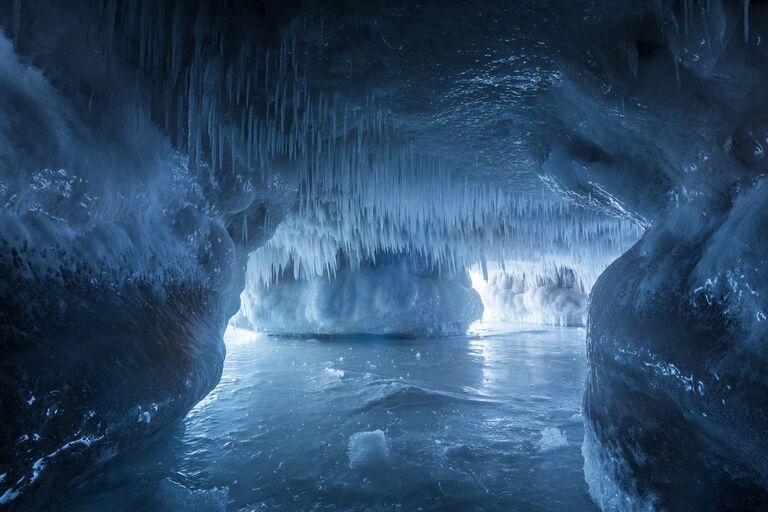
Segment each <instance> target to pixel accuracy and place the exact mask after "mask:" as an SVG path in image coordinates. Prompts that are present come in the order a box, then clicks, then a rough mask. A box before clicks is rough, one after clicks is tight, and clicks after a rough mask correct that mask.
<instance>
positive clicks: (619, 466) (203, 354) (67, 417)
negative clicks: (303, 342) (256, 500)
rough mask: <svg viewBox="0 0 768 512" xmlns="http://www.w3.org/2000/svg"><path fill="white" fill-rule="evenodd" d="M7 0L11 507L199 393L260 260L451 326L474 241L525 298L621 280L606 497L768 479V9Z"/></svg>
mask: <svg viewBox="0 0 768 512" xmlns="http://www.w3.org/2000/svg"><path fill="white" fill-rule="evenodd" d="M0 26H1V27H2V30H3V33H4V35H3V36H0V204H2V205H3V209H2V212H0V275H2V276H3V278H2V280H0V304H2V308H1V309H0V349H2V351H3V353H4V354H5V355H6V357H5V358H4V360H3V361H2V362H1V363H0V402H2V404H3V406H4V407H6V408H8V410H13V411H23V414H6V415H5V417H7V418H10V419H9V420H8V421H6V422H5V424H4V425H3V426H2V430H0V434H1V435H0V439H2V444H1V445H0V468H2V475H3V477H2V478H1V479H0V503H2V504H3V505H8V506H11V507H15V508H25V509H41V508H45V507H46V506H48V504H49V503H50V500H51V499H52V496H53V495H54V493H56V492H58V490H59V489H60V488H65V489H66V490H71V489H75V488H76V487H77V485H78V482H77V480H76V479H73V478H74V476H75V475H78V474H81V473H82V472H83V471H85V470H88V469H93V468H98V467H99V466H100V464H102V463H103V462H104V461H105V460H106V459H108V458H109V457H110V456H113V455H117V454H120V453H121V452H122V451H124V450H126V449H129V448H131V447H133V446H136V445H140V444H141V443H142V442H143V441H145V440H146V439H149V438H151V437H152V435H153V434H154V433H155V432H157V431H158V430H159V429H161V428H162V427H163V426H165V425H167V424H169V423H170V422H172V421H174V420H175V419H177V418H179V417H180V416H182V415H183V414H184V413H185V412H186V411H187V410H189V408H190V407H192V405H193V404H194V403H195V402H196V401H197V400H199V399H200V398H201V397H202V396H204V395H205V393H207V392H208V391H209V390H210V389H211V388H212V387H213V386H214V385H215V383H216V382H217V380H218V378H219V374H220V371H221V362H222V359H223V355H224V348H223V345H222V342H221V333H222V331H223V329H224V326H225V325H226V322H227V320H228V318H229V317H230V316H231V315H232V314H233V313H234V311H235V310H236V309H237V299H238V295H239V294H240V293H241V291H242V290H243V289H244V288H245V287H246V286H247V291H246V297H245V298H246V300H244V307H243V311H244V312H245V314H246V316H247V315H248V314H251V316H252V317H253V318H252V319H253V320H255V319H256V317H258V320H259V321H260V322H262V323H264V322H265V321H267V322H268V321H269V319H270V318H272V319H279V322H282V323H283V326H282V327H284V326H285V324H286V323H288V324H291V325H292V326H297V327H296V329H295V330H300V331H303V330H311V331H312V332H329V330H333V331H334V332H337V331H346V332H351V331H358V330H362V327H360V325H361V322H363V318H364V317H367V319H366V321H367V322H369V323H368V324H367V325H366V326H365V327H366V328H365V330H366V331H367V332H370V331H380V330H381V326H382V325H383V322H385V321H391V319H392V318H396V319H398V321H399V322H400V326H399V327H398V329H397V330H404V331H411V332H424V331H423V330H424V326H425V325H427V326H430V325H431V326H438V327H437V328H435V330H434V331H433V332H435V333H440V332H442V331H441V330H442V329H444V326H445V319H446V318H451V317H453V318H452V321H455V322H454V325H451V326H450V329H446V330H445V332H448V331H449V330H450V331H452V332H453V331H460V330H461V328H462V327H463V325H464V324H465V323H466V322H467V321H468V320H469V319H471V318H472V317H474V316H476V314H478V309H477V300H476V296H474V295H473V294H472V292H471V291H470V290H469V288H468V286H467V280H466V275H465V271H466V269H469V268H472V269H473V271H477V272H478V273H479V274H480V275H481V276H482V278H483V281H485V280H486V279H488V280H489V285H488V287H487V288H488V289H490V290H491V291H490V292H489V293H490V296H491V297H492V300H490V303H492V304H493V309H494V310H500V311H503V312H504V314H507V315H511V316H512V317H514V318H517V319H521V320H526V321H530V320H536V321H545V322H552V323H563V324H573V323H578V322H577V320H581V319H582V318H583V305H584V294H585V293H587V292H589V291H590V290H591V289H592V290H593V292H592V295H591V299H590V313H589V318H588V321H587V324H588V332H589V334H588V344H589V351H588V353H589V358H590V380H589V386H588V390H587V394H586V397H585V406H586V407H585V421H586V424H587V427H588V429H587V431H588V440H587V441H588V443H589V444H585V454H587V465H588V467H589V468H590V469H589V471H587V476H588V478H589V479H590V489H591V491H592V493H593V496H594V498H595V501H596V503H598V504H600V505H601V506H602V507H603V508H604V509H605V510H612V509H619V510H621V509H624V510H633V509H638V508H639V507H641V505H636V504H647V503H653V504H655V505H656V506H658V507H661V508H667V509H670V510H679V509H684V507H687V506H692V503H691V501H690V497H691V496H692V495H695V496H697V497H698V498H697V499H696V501H695V506H696V507H698V509H700V510H722V509H728V508H730V509H734V510H738V509H745V508H746V509H748V508H750V507H751V508H755V507H756V506H757V505H756V504H760V503H764V502H765V499H766V496H767V495H768V491H767V489H768V483H767V482H768V461H767V460H766V456H765V454H766V453H768V449H766V446H764V439H762V438H761V437H760V436H759V435H757V434H755V433H756V432H757V433H759V432H763V431H764V430H765V428H766V419H765V417H764V416H765V415H763V414H759V413H756V412H755V411H762V410H763V409H764V398H763V397H764V396H765V393H764V391H765V389H764V388H765V371H764V368H765V365H764V362H765V361H764V355H765V350H762V346H763V345H764V344H765V343H764V342H765V339H766V335H767V333H766V332H765V325H767V324H766V314H767V313H766V307H765V304H764V299H763V295H764V294H765V289H766V285H768V282H766V277H765V269H766V266H765V261H764V258H763V254H765V251H764V248H763V247H762V243H763V242H762V241H763V239H764V238H765V237H764V235H765V229H764V225H763V224H764V222H763V219H762V217H761V215H760V213H761V212H762V211H764V208H763V203H764V198H765V197H766V196H768V194H767V193H766V190H765V185H764V184H763V183H764V177H763V174H764V173H765V171H766V157H765V149H766V146H767V145H768V131H767V130H768V128H766V126H768V125H767V122H766V119H768V92H766V91H767V90H766V88H765V87H764V84H763V82H764V78H765V76H766V73H767V72H768V57H767V56H766V55H767V54H766V51H767V50H766V48H768V46H767V45H766V38H767V37H768V32H767V31H768V7H767V6H766V5H764V4H763V3H759V2H750V1H736V0H659V1H656V2H629V1H627V2H620V3H617V2H613V1H607V0H605V1H603V0H599V1H593V0H576V1H574V2H569V3H568V5H567V6H564V5H563V3H562V2H560V3H558V2H533V1H531V2H519V3H514V4H508V3H505V2H484V1H482V0H469V1H466V2H457V3H446V2H441V1H438V0H427V1H424V2H419V3H416V4H409V3H405V4H392V3H391V2H388V1H386V0H371V1H369V2H363V3H356V4H355V5H352V3H350V2H346V1H339V0H318V1H316V2H278V1H276V0H265V1H263V2H255V3H253V2H245V1H242V0H233V1H231V2H226V3H220V2H211V1H205V0H195V1H181V0H161V1H157V0H72V1H69V2H65V3H62V2H60V1H55V0H13V1H7V2H4V3H2V4H0ZM641 236H642V240H641V241H640V242H639V243H638V244H635V242H636V241H637V240H638V238H640V237H641ZM633 244H635V245H633ZM622 254H623V256H621V255H622ZM404 255H405V256H404ZM619 256H621V257H620V258H619V259H618V260H617V261H616V262H615V263H613V264H612V265H611V266H609V267H608V265H609V264H611V262H612V261H613V260H614V259H616V258H617V257H619ZM414 262H416V263H414ZM246 263H247V268H246ZM606 267H608V270H607V271H605V272H603V271H604V269H605V268H606ZM423 269H430V270H429V271H428V272H423V271H422V270H423ZM489 269H490V270H489ZM494 269H498V270H494ZM425 274H426V275H425ZM571 276H572V277H571ZM391 281H394V282H396V283H397V286H396V287H388V285H387V283H389V282H391ZM321 283H322V284H321ZM523 283H524V284H523ZM593 284H594V288H593ZM254 291H256V292H258V293H254ZM314 292H317V297H313V296H312V293H314ZM398 293H401V294H402V296H401V297H398V298H397V299H394V298H393V296H394V295H395V294H398ZM350 294H352V295H354V297H355V300H356V301H358V300H359V306H360V308H359V309H355V308H354V307H351V306H350V305H351V304H352V301H351V300H346V299H349V297H351V296H352V295H350ZM345 297H346V299H345ZM414 297H418V298H419V300H415V299H414ZM337 298H340V299H338V301H337ZM315 299H317V300H315ZM422 299H423V301H422ZM401 300H405V301H406V302H405V304H413V307H409V308H404V307H403V303H402V302H400V301H401ZM408 300H410V302H408ZM270 301H271V302H270ZM278 305H279V306H278ZM334 305H338V306H344V307H343V308H340V309H338V310H334V308H333V306H334ZM272 306H274V307H272ZM248 308H251V309H250V310H248ZM267 308H268V310H267ZM249 311H250V312H249ZM308 311H309V312H310V313H311V314H309V315H308V314H307V312H308ZM377 311H378V312H382V311H384V312H387V313H386V315H383V316H379V317H376V315H375V314H372V312H373V313H375V312H377ZM316 313H319V314H316ZM419 315H428V316H429V318H430V320H429V321H428V322H423V321H422V322H421V324H420V325H419V326H418V329H417V328H416V327H415V326H416V323H415V322H414V318H415V317H416V316H419ZM372 317H376V318H375V320H376V321H375V322H374V321H372ZM385 317H386V318H388V319H390V320H384V318H385ZM342 321H343V322H344V323H343V325H342ZM377 322H378V325H377V324H376V323H377ZM332 323H333V325H331V324H332ZM329 325H330V326H331V327H329ZM275 327H278V326H277V324H275ZM389 327H390V328H391V327H392V325H390V326H389ZM419 329H421V331H419ZM445 332H443V333H445ZM145 413H147V414H145ZM147 415H148V416H147ZM137 418H138V419H141V420H142V421H137ZM144 419H149V421H144ZM34 435H38V436H39V438H35V437H34ZM78 439H88V440H91V441H89V443H76V442H74V441H76V440H78ZM587 448H588V449H587ZM606 492H610V493H611V494H612V496H619V495H621V496H623V497H628V499H623V498H622V499H617V500H612V499H608V498H606V496H605V493H606ZM642 506H645V505H642Z"/></svg>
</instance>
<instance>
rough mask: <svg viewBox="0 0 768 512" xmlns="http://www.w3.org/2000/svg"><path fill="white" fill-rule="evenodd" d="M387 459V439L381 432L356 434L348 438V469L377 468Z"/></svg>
mask: <svg viewBox="0 0 768 512" xmlns="http://www.w3.org/2000/svg"><path fill="white" fill-rule="evenodd" d="M388 459H389V447H388V446H387V438H386V436H385V435H384V432H383V431H381V430H373V431H371V432H357V433H355V434H352V436H351V437H350V438H349V467H350V468H352V469H357V468H366V467H371V466H374V467H375V466H378V465H381V464H383V463H386V462H387V460H388Z"/></svg>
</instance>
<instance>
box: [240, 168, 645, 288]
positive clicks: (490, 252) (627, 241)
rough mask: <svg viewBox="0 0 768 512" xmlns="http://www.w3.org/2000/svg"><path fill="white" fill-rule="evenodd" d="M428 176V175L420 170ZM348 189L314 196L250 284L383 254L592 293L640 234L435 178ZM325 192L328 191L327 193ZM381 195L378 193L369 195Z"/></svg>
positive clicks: (579, 211) (384, 178) (377, 180)
mask: <svg viewBox="0 0 768 512" xmlns="http://www.w3.org/2000/svg"><path fill="white" fill-rule="evenodd" d="M422 170H424V169H422ZM359 179H361V183H360V184H359V185H358V186H357V187H355V188H354V189H350V190H347V191H344V190H343V188H341V187H337V186H330V187H329V188H328V189H327V190H326V191H325V192H326V193H325V194H321V195H320V196H319V197H322V198H323V200H322V201H319V200H316V199H315V198H316V197H318V196H313V198H312V200H311V202H310V203H309V204H305V203H302V208H300V209H298V210H297V211H296V212H295V213H294V214H292V215H291V216H289V218H288V219H286V220H285V221H283V223H282V224H281V225H280V226H279V227H278V228H277V231H276V232H275V234H274V236H273V237H272V238H271V239H270V240H269V241H268V242H267V243H266V244H265V245H264V246H263V247H261V248H259V249H258V250H257V251H255V252H254V253H252V254H251V257H250V259H249V262H248V276H247V279H248V281H249V282H251V283H258V284H259V285H260V286H263V287H267V288H268V287H269V286H270V284H271V283H273V282H275V281H277V280H278V279H280V277H281V276H282V275H284V273H286V272H288V273H292V276H293V277H294V278H296V279H307V280H311V279H314V278H317V277H326V278H332V277H333V276H334V275H335V273H336V271H337V269H338V266H339V265H340V264H343V265H348V266H351V267H353V268H354V267H356V266H359V265H360V264H361V263H362V262H370V261H376V258H377V255H380V254H382V253H391V254H397V253H408V254H418V255H420V256H422V257H423V258H424V259H425V260H426V261H428V262H430V263H431V264H432V265H434V266H435V267H436V268H438V269H445V270H447V271H456V270H459V269H463V268H469V267H476V268H477V269H478V271H479V272H480V273H481V274H487V267H488V265H496V266H499V267H500V268H501V269H503V270H506V269H507V268H508V269H509V270H510V271H513V272H519V271H522V272H523V273H525V274H527V275H528V277H529V278H530V279H532V280H536V279H546V278H549V277H550V276H551V274H552V269H553V268H559V267H567V268H571V269H573V270H574V271H575V272H576V274H577V275H578V276H579V279H580V280H581V281H582V282H583V285H584V286H585V287H586V288H587V289H589V288H591V286H592V284H593V283H594V281H595V279H596V278H597V276H598V275H599V274H600V272H602V270H603V269H604V268H605V267H606V266H607V265H608V264H609V263H610V262H611V261H613V260H614V259H615V258H617V257H618V256H619V255H621V253H622V252H623V251H625V250H626V249H627V248H628V247H629V246H630V245H631V244H632V243H634V242H635V241H636V240H637V239H638V237H639V236H640V234H641V229H640V228H639V227H638V226H636V225H635V224H632V223H630V222H628V221H626V220H621V219H618V218H612V217H606V216H604V215H601V214H598V213H595V212H591V211H588V210H585V209H583V208H581V207H578V206H574V205H571V204H569V203H564V202H563V201H562V200H558V199H556V198H554V197H552V196H547V195H544V196H543V197H532V196H531V195H529V194H519V195H512V194H508V193H504V192H501V191H499V190H494V189H491V188H488V187H484V186H478V185H470V184H467V183H456V181H455V180H451V179H450V177H446V176H445V175H444V174H441V173H440V172H439V171H437V169H434V170H433V172H425V173H423V174H422V173H408V172H403V173H402V174H398V173H391V172H386V173H385V172H382V173H377V172H370V170H368V172H366V173H361V176H359ZM328 185H330V183H328ZM373 190H378V191H379V193H373V192H370V193H367V191H373Z"/></svg>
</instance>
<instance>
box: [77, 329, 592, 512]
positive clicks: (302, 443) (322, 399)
mask: <svg viewBox="0 0 768 512" xmlns="http://www.w3.org/2000/svg"><path fill="white" fill-rule="evenodd" d="M499 327H500V326H498V325H496V326H491V327H490V328H489V326H488V325H485V326H479V327H477V326H476V328H475V329H474V330H473V331H472V332H471V333H470V335H468V336H466V337H457V338H450V339H440V340H397V339H386V338H359V337H355V338H346V339H323V340H321V339H285V338H279V337H264V336H260V335H254V334H251V333H247V332H244V331H233V332H228V335H227V340H226V341H227V348H228V354H227V359H226V363H225V366H224V375H223V377H222V380H221V383H220V384H219V385H218V387H217V388H216V389H215V390H214V391H213V392H212V393H211V394H210V395H209V396H208V397H207V398H206V399H205V400H204V401H203V402H202V403H200V404H199V405H198V406H197V407H196V408H195V409H194V410H193V411H192V412H191V413H190V414H189V415H188V416H187V418H186V419H185V420H184V422H183V423H182V424H180V425H179V426H178V427H177V428H175V429H173V431H171V432H168V433H167V434H165V435H164V436H163V437H162V438H161V439H158V440H157V442H156V443H155V444H154V445H152V446H151V447H150V448H148V449H147V450H145V451H143V452H142V453H136V454H133V455H131V456H130V457H129V458H128V459H125V460H123V461H121V462H119V463H118V464H116V465H115V466H113V467H112V468H111V469H110V470H109V471H107V472H105V474H104V475H103V477H102V479H101V481H100V483H99V484H98V485H97V486H96V488H95V489H93V490H92V491H89V492H88V494H87V495H86V496H82V497H80V498H79V499H78V500H77V501H76V502H73V503H70V504H69V505H68V506H66V507H64V508H62V510H67V511H79V512H87V511H102V510H113V511H134V510H155V511H161V512H162V511H169V512H170V511H174V512H175V511H179V512H180V511H185V512H190V511H192V512H194V511H206V512H208V511H219V510H222V511H223V510H228V511H243V512H245V511H256V510H286V511H299V510H323V511H326V510H333V511H346V510H388V511H390V510H402V511H417V510H424V511H427V510H455V511H468V510H483V511H486V510H488V511H490V510H499V511H529V510H530V511H550V510H551V511H562V510H574V511H590V510H595V507H594V505H593V504H592V502H591V501H590V499H589V497H588V495H587V486H586V484H585V482H584V476H583V468H582V466H583V460H582V457H581V451H580V449H581V442H582V437H583V426H582V418H581V415H580V405H581V399H582V392H583V385H584V379H585V373H586V359H585V349H584V331H583V330H576V329H555V328H534V329H530V328H528V330H510V329H509V328H508V327H506V326H503V327H505V328H504V329H499Z"/></svg>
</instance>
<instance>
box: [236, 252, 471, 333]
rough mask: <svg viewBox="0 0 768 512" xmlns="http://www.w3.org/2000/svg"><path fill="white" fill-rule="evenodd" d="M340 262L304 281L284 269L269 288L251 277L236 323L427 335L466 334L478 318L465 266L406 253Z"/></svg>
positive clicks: (271, 329) (272, 328)
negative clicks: (444, 265)
mask: <svg viewBox="0 0 768 512" xmlns="http://www.w3.org/2000/svg"><path fill="white" fill-rule="evenodd" d="M257 253H258V252H257ZM256 257H258V256H256ZM339 265H340V266H338V265H337V266H335V269H336V270H335V272H334V273H333V274H330V273H329V274H328V275H322V276H317V277H315V278H313V279H309V280H306V279H301V278H299V277H295V276H294V275H293V274H292V273H290V271H288V272H287V273H286V275H284V276H283V277H282V278H281V279H278V280H277V281H276V282H275V283H272V285H271V286H269V287H267V286H266V285H264V284H261V283H259V282H258V281H255V280H254V281H250V282H248V283H247V285H246V289H245V292H243V295H242V301H241V303H242V306H241V310H240V313H239V316H240V317H242V318H241V319H240V318H236V320H235V323H238V322H240V323H241V324H243V325H245V326H250V327H252V328H256V329H258V330H261V331H264V332H268V333H274V334H276V333H279V334H294V335H295V334H394V335H398V336H408V337H429V336H451V335H457V334H464V333H465V332H466V330H467V327H468V326H469V324H471V323H472V322H474V321H475V320H479V319H480V317H481V316H482V312H483V305H482V303H481V301H480V297H479V296H478V294H477V292H476V291H475V290H474V289H473V288H472V286H471V282H470V279H469V276H468V275H467V273H466V271H455V270H450V271H449V270H442V269H439V268H434V267H433V266H432V265H431V264H430V263H428V262H426V261H425V260H424V258H421V257H418V256H415V255H408V254H405V255H380V256H379V258H378V259H377V261H375V262H372V261H365V262H360V263H357V265H356V266H355V267H352V266H351V265H350V263H349V262H348V261H342V262H341V263H340V264H339ZM289 270H290V269H289ZM328 272H330V271H328Z"/></svg>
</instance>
